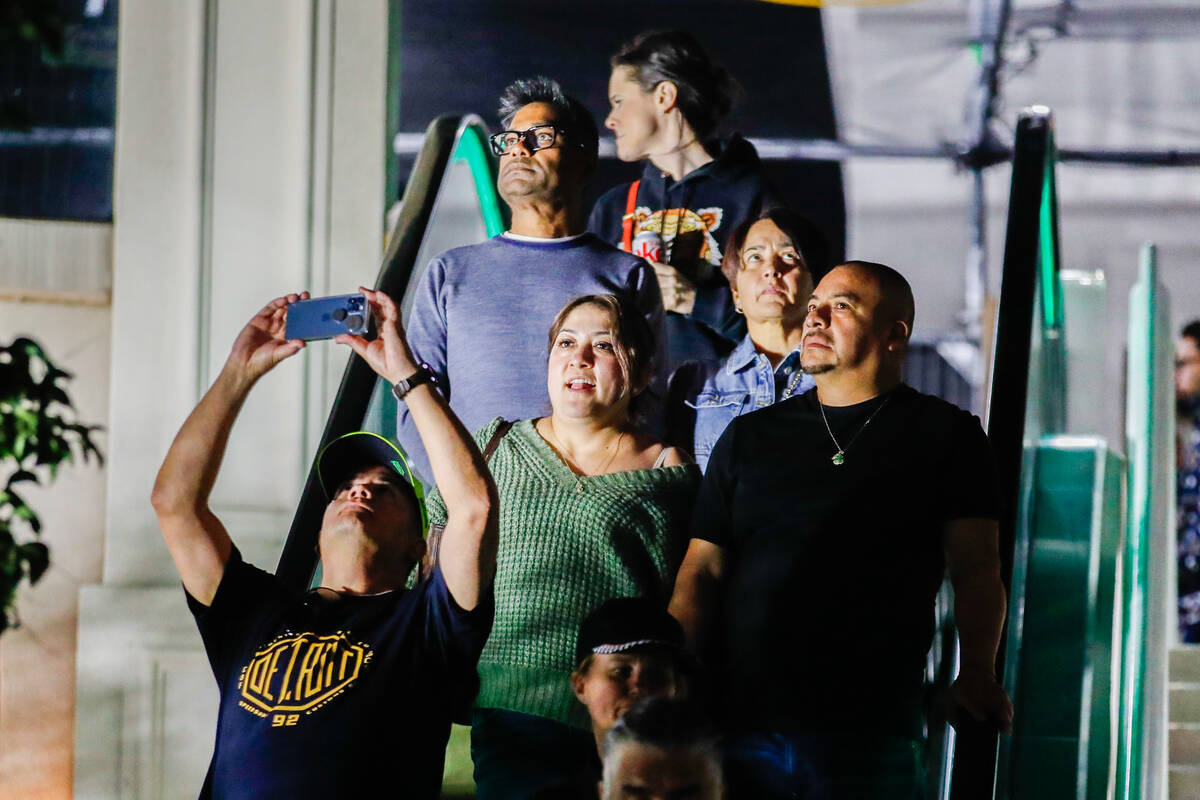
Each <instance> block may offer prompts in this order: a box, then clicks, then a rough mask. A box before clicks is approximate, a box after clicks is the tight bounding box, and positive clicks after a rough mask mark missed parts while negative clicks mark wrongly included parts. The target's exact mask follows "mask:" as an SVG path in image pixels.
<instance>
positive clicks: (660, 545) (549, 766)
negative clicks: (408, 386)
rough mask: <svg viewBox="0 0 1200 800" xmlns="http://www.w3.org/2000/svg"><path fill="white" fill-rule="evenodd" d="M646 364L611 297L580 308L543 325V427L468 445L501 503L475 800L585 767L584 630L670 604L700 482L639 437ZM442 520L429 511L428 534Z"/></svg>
mask: <svg viewBox="0 0 1200 800" xmlns="http://www.w3.org/2000/svg"><path fill="white" fill-rule="evenodd" d="M654 352H655V347H654V341H653V337H652V335H651V333H650V331H649V329H648V328H647V327H646V325H645V322H644V321H643V320H642V318H641V316H639V315H638V314H637V313H636V311H632V310H630V311H626V309H625V308H624V307H623V306H622V304H621V303H620V302H619V301H618V299H617V298H616V297H614V296H612V295H589V296H587V297H580V298H576V299H575V300H572V301H571V302H570V303H568V304H567V305H566V307H565V308H563V310H562V311H560V312H559V314H558V316H557V317H556V318H555V320H554V324H553V325H552V326H551V328H550V337H549V359H548V365H547V366H548V369H547V373H548V374H547V381H546V383H547V388H548V390H549V394H550V406H551V409H552V412H551V414H550V416H548V417H541V418H540V419H536V420H522V421H520V422H516V423H515V424H513V425H512V427H511V428H510V429H508V430H507V431H506V432H503V433H501V434H499V438H496V437H497V430H498V429H499V428H500V426H501V421H500V420H494V421H493V422H491V423H489V424H488V425H486V426H484V427H483V428H482V429H480V430H479V431H478V432H477V433H476V440H477V441H478V442H479V443H480V446H481V447H483V448H485V449H487V447H488V445H489V444H491V445H492V453H491V456H490V459H489V464H488V465H489V467H490V468H491V471H492V475H493V476H494V478H495V481H496V487H497V489H498V491H499V495H500V545H499V552H498V553H497V558H496V580H495V590H494V591H495V602H496V611H495V622H494V624H493V626H492V633H491V638H490V639H489V640H488V643H487V645H486V646H485V647H484V650H483V654H482V656H481V657H480V660H479V677H480V691H479V696H478V698H477V699H476V702H475V711H474V713H473V714H472V721H471V724H472V730H471V757H472V759H473V761H474V762H475V782H476V786H477V789H476V792H477V793H476V797H477V798H480V800H491V799H492V798H497V799H498V798H503V799H504V800H509V798H517V797H520V798H530V797H536V796H537V794H538V792H539V791H540V790H542V789H544V788H545V787H549V786H553V785H556V784H560V783H561V782H562V780H563V778H564V776H571V775H573V774H577V773H578V770H579V766H580V764H582V763H587V761H588V759H594V758H595V755H594V752H595V747H596V744H595V741H594V740H593V738H592V735H591V725H590V721H589V719H588V716H587V714H586V712H585V711H584V709H583V707H582V706H580V705H579V704H578V703H577V702H576V700H575V697H574V694H573V693H572V690H571V683H570V676H571V671H572V669H573V668H574V667H575V663H574V651H575V639H576V635H577V634H578V631H579V625H580V623H581V622H582V621H583V619H584V617H586V616H587V615H588V613H590V612H591V611H592V610H594V609H595V608H597V607H598V606H600V605H601V604H602V603H603V602H604V601H606V600H608V599H610V598H613V597H633V596H641V597H648V598H652V599H653V600H655V601H657V602H658V603H660V604H661V605H662V607H663V608H666V604H667V601H668V600H669V599H670V596H671V588H672V585H673V584H674V580H675V572H676V570H677V569H678V567H679V562H680V560H681V559H682V557H683V552H684V549H685V548H686V545H687V529H688V522H689V519H690V515H691V509H692V505H693V501H694V499H695V494H696V489H697V487H698V485H699V480H700V472H699V470H698V469H697V467H696V466H695V465H694V464H691V463H685V461H686V457H685V456H684V455H683V454H682V452H681V451H679V450H677V449H675V448H672V447H667V446H666V445H664V444H663V443H662V442H661V441H659V440H658V439H656V438H654V437H653V436H651V435H650V434H648V433H645V432H644V431H641V430H639V429H638V428H637V427H636V425H635V424H634V406H635V405H636V399H637V397H638V395H639V394H640V393H641V391H642V390H643V389H645V388H646V386H647V385H648V384H649V382H650V376H651V364H650V359H651V355H652V354H653V353H654ZM480 357H481V358H486V357H488V355H487V354H482V353H481V354H480ZM440 513H441V509H440V504H439V503H438V502H436V499H435V500H434V502H432V503H431V514H430V519H431V522H433V523H437V522H439V514H440Z"/></svg>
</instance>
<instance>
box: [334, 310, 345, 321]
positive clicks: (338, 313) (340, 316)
mask: <svg viewBox="0 0 1200 800" xmlns="http://www.w3.org/2000/svg"><path fill="white" fill-rule="evenodd" d="M330 316H331V317H333V318H334V319H336V320H337V321H338V322H341V321H342V320H344V319H345V318H346V309H344V308H335V309H334V310H333V313H332V314H330Z"/></svg>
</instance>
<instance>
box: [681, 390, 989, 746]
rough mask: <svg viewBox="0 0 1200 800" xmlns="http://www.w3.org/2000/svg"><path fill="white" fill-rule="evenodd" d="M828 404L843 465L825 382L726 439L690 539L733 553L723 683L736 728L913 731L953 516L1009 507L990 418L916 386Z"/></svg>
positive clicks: (756, 416)
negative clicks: (1000, 489) (986, 428)
mask: <svg viewBox="0 0 1200 800" xmlns="http://www.w3.org/2000/svg"><path fill="white" fill-rule="evenodd" d="M876 412H878V413H876ZM825 414H826V416H827V417H828V419H829V425H830V427H831V428H832V429H833V433H834V435H835V436H836V437H837V440H838V442H840V443H841V446H842V447H844V448H845V449H846V453H845V462H844V463H843V464H841V465H835V464H833V463H832V462H831V457H832V456H833V455H834V454H835V453H836V452H837V450H838V448H837V447H835V446H834V444H833V441H832V439H831V438H830V435H829V432H828V431H827V430H826V427H825V422H824V421H823V420H822V418H821V414H820V407H819V405H818V403H817V399H816V392H815V391H809V392H806V393H805V394H803V395H800V396H798V397H794V398H792V399H790V400H786V401H783V402H781V403H776V404H775V405H772V406H769V407H767V408H764V409H761V410H759V411H755V412H754V413H751V414H747V415H744V416H740V417H737V418H736V419H735V420H734V421H733V423H732V424H731V425H730V426H729V427H728V428H727V429H726V430H725V433H724V434H723V435H722V436H721V438H720V440H719V441H718V442H717V444H716V446H715V447H714V448H713V451H712V457H711V459H710V460H709V462H708V470H707V471H706V472H705V475H704V481H703V483H702V484H701V489H700V496H699V499H698V502H697V508H696V512H695V514H694V515H693V524H692V535H693V536H694V537H696V538H698V539H704V540H707V541H710V542H713V543H715V544H718V545H720V546H721V547H723V548H724V549H725V557H726V570H727V571H726V575H727V580H726V582H725V585H724V594H723V598H722V606H721V608H722V616H721V620H720V623H719V625H720V629H719V630H720V635H719V636H717V637H716V641H715V642H714V644H715V645H716V646H715V648H714V651H715V652H714V653H713V654H712V656H713V659H714V661H715V663H716V666H717V672H718V674H719V675H720V680H719V681H718V683H717V684H716V685H717V686H719V687H720V688H719V691H718V693H719V694H720V695H723V700H724V705H725V706H726V709H727V712H728V714H729V715H730V717H731V719H730V722H731V723H732V724H734V725H735V726H743V727H748V728H753V729H759V730H764V729H765V730H776V731H787V730H796V731H803V730H819V729H820V730H825V729H830V728H852V729H856V730H864V729H865V730H874V731H879V732H885V733H895V734H899V735H913V734H914V733H915V732H916V725H917V724H918V723H919V713H920V699H921V684H922V673H923V671H924V665H925V657H926V653H927V652H928V650H929V645H930V641H931V639H932V635H933V626H934V620H933V600H934V597H935V596H936V594H937V591H938V588H939V586H940V585H941V581H942V576H943V572H944V569H945V566H944V557H943V550H942V530H943V526H944V524H945V523H946V522H948V521H950V520H955V519H967V518H990V519H995V518H996V511H997V509H996V490H995V481H994V477H995V476H994V466H993V461H992V456H991V451H990V448H989V445H988V441H987V437H986V436H985V435H984V433H983V430H982V428H981V427H980V425H979V421H978V419H976V418H975V417H974V416H972V415H971V414H969V413H967V412H965V411H963V410H961V409H959V408H957V407H955V406H953V405H950V404H949V403H946V402H945V401H943V400H940V399H938V398H936V397H931V396H929V395H923V394H920V393H919V392H917V391H915V390H914V389H911V388H909V387H908V386H903V385H901V386H899V387H897V388H896V389H894V390H892V391H891V392H889V393H887V394H885V395H882V396H880V397H877V398H874V399H872V400H868V401H866V402H864V403H859V404H857V405H853V406H847V407H843V408H834V407H829V406H826V407H825ZM872 414H875V416H874V417H873V418H872V417H871V415H872ZM868 419H870V422H869V424H868V425H867V427H866V428H863V424H864V423H865V422H866V421H867V420H868ZM860 431H861V432H860Z"/></svg>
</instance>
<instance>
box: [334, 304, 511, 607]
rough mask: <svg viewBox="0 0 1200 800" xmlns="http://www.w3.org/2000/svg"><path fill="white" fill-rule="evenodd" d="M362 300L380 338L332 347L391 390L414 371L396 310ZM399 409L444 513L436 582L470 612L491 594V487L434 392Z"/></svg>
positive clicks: (418, 392) (415, 392)
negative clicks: (347, 350) (352, 355)
mask: <svg viewBox="0 0 1200 800" xmlns="http://www.w3.org/2000/svg"><path fill="white" fill-rule="evenodd" d="M362 292H363V294H365V295H366V296H367V300H368V301H369V302H370V304H371V309H372V311H373V312H374V313H375V314H376V316H377V318H378V319H379V337H378V338H377V339H375V340H374V341H372V342H368V341H366V340H365V339H363V338H361V337H358V336H349V335H345V334H343V335H342V336H339V337H338V338H337V341H338V342H341V343H342V344H348V345H350V347H351V348H353V349H354V352H356V353H358V354H359V355H360V356H362V358H363V359H364V360H365V361H366V362H367V363H368V364H370V365H371V368H372V369H374V370H375V372H376V373H377V374H378V375H379V376H380V377H381V378H383V379H384V380H386V381H388V382H389V383H392V384H395V383H397V382H399V381H401V380H404V379H405V378H408V377H410V376H411V375H412V374H413V373H415V372H416V371H417V363H416V360H415V359H414V358H413V354H412V351H411V350H410V349H409V347H408V343H407V342H406V341H405V339H404V330H403V328H402V326H401V323H400V310H399V309H398V308H397V307H396V304H395V302H393V301H392V299H391V298H390V297H388V296H387V295H386V294H384V293H382V292H373V291H371V290H370V289H362ZM404 402H405V404H406V405H407V406H408V417H409V419H411V420H412V424H413V426H414V428H415V429H416V433H417V435H418V436H419V437H420V441H421V443H422V444H423V445H424V448H425V453H426V454H427V456H428V458H429V465H430V469H431V470H432V473H433V479H434V482H435V483H436V484H437V488H438V493H439V494H441V496H442V500H443V502H444V503H445V505H446V529H445V531H444V532H443V533H442V544H441V550H440V552H439V563H440V564H441V569H442V575H443V577H445V579H446V586H447V587H448V588H449V589H450V594H451V595H452V596H453V597H454V601H455V602H456V603H458V604H459V606H461V607H462V608H464V609H467V610H470V609H472V608H474V607H475V606H476V605H477V604H478V603H479V599H480V597H481V596H482V595H483V593H484V592H485V591H486V590H487V589H488V587H489V586H491V582H492V576H493V575H494V574H495V571H496V542H497V535H498V534H497V523H496V514H497V509H498V508H499V503H498V502H497V500H496V486H495V484H494V483H493V482H492V476H491V473H490V472H488V468H487V465H485V464H484V462H483V456H482V455H481V454H480V452H479V448H478V447H476V446H475V441H474V440H473V439H472V438H471V435H470V434H469V433H468V432H467V429H466V428H464V427H463V424H462V423H461V422H459V420H458V417H456V416H455V415H454V412H452V411H451V410H450V406H449V405H448V404H447V402H446V400H445V398H443V397H442V395H441V393H440V392H439V391H438V390H437V389H436V388H434V387H433V386H431V385H430V384H428V383H426V384H422V385H421V386H418V387H416V388H414V389H412V390H411V391H410V392H409V393H408V394H407V395H405V397H404Z"/></svg>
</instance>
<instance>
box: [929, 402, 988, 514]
mask: <svg viewBox="0 0 1200 800" xmlns="http://www.w3.org/2000/svg"><path fill="white" fill-rule="evenodd" d="M946 441H947V443H949V444H950V446H951V447H952V449H951V450H950V451H949V452H948V454H947V456H946V457H945V458H944V459H943V460H942V463H941V470H940V472H941V475H940V476H939V483H940V485H942V486H944V487H945V491H944V492H942V493H941V497H942V504H941V508H940V509H939V512H940V517H941V519H940V521H941V522H949V521H951V520H956V519H998V518H999V506H1000V504H999V496H998V492H997V486H996V463H995V458H994V457H993V455H992V446H991V443H990V442H989V441H988V438H987V434H985V433H984V432H983V427H982V426H981V425H980V424H979V418H978V417H976V416H974V415H972V414H968V413H967V412H966V411H961V410H959V411H957V412H956V414H955V419H954V422H953V424H952V426H951V430H950V435H949V437H948V439H947V440H946Z"/></svg>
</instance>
